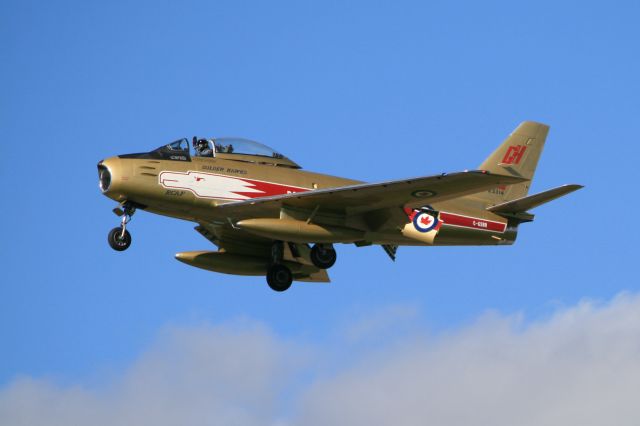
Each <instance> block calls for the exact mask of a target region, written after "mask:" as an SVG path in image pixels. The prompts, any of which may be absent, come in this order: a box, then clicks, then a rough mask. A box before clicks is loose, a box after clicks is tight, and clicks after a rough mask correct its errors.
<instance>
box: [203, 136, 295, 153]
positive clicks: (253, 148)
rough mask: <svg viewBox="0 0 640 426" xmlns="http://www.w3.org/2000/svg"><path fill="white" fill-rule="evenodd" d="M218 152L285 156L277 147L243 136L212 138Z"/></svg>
mask: <svg viewBox="0 0 640 426" xmlns="http://www.w3.org/2000/svg"><path fill="white" fill-rule="evenodd" d="M211 140H212V141H213V143H214V145H215V147H216V153H220V154H244V155H259V156H262V157H271V158H285V157H284V155H282V154H280V153H279V152H277V151H276V150H275V149H273V148H270V147H268V146H267V145H264V144H261V143H260V142H256V141H252V140H249V139H242V138H212V139H211Z"/></svg>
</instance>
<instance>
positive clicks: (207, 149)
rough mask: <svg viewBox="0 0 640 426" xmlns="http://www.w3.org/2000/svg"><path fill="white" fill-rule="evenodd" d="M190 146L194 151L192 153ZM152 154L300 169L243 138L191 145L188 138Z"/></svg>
mask: <svg viewBox="0 0 640 426" xmlns="http://www.w3.org/2000/svg"><path fill="white" fill-rule="evenodd" d="M189 145H192V149H193V151H192V152H190V151H191V150H190V148H189ZM152 153H157V154H160V155H161V156H162V157H163V158H166V159H169V160H178V161H180V160H182V161H190V160H191V156H194V157H205V158H206V157H210V158H214V157H215V158H224V159H227V160H237V161H247V162H253V163H263V164H273V165H277V166H285V167H293V168H300V166H299V165H298V164H296V163H295V162H293V161H291V160H290V159H288V158H287V157H285V156H284V155H282V154H280V153H279V152H277V151H276V150H274V149H273V148H270V147H268V146H266V145H264V144H261V143H259V142H256V141H252V140H249V139H242V138H229V137H224V138H199V137H193V139H192V142H191V144H189V141H188V140H187V139H186V138H182V139H178V140H177V141H174V142H171V143H169V144H166V145H163V146H161V147H159V148H157V149H155V150H153V151H152Z"/></svg>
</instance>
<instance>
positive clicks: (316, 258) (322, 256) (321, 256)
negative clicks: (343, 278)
mask: <svg viewBox="0 0 640 426" xmlns="http://www.w3.org/2000/svg"><path fill="white" fill-rule="evenodd" d="M310 257H311V263H313V264H314V265H315V266H316V267H318V268H320V269H329V268H331V267H332V266H333V265H334V264H335V263H336V259H337V258H338V254H337V253H336V251H335V250H334V249H332V248H325V247H322V246H321V245H318V244H316V245H314V246H313V247H311V253H310Z"/></svg>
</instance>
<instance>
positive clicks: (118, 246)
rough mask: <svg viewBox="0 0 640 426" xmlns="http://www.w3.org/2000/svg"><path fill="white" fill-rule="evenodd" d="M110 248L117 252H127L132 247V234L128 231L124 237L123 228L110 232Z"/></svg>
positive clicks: (125, 231)
mask: <svg viewBox="0 0 640 426" xmlns="http://www.w3.org/2000/svg"><path fill="white" fill-rule="evenodd" d="M108 241H109V246H111V248H112V249H114V250H115V251H125V250H126V249H128V248H129V246H130V245H131V234H130V233H129V231H127V230H126V229H125V230H124V235H122V228H120V227H117V228H113V229H112V230H111V231H109V237H108Z"/></svg>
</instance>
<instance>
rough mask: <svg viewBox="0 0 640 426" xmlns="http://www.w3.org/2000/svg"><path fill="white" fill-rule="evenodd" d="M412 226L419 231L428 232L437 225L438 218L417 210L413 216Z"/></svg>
mask: <svg viewBox="0 0 640 426" xmlns="http://www.w3.org/2000/svg"><path fill="white" fill-rule="evenodd" d="M413 226H415V228H416V229H417V230H418V231H420V232H429V231H431V230H432V229H434V228H435V227H436V226H438V218H437V217H434V216H431V215H430V214H429V213H425V212H418V213H416V215H415V216H414V217H413Z"/></svg>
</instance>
